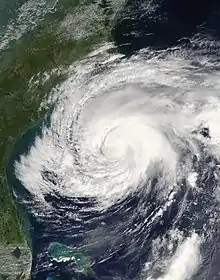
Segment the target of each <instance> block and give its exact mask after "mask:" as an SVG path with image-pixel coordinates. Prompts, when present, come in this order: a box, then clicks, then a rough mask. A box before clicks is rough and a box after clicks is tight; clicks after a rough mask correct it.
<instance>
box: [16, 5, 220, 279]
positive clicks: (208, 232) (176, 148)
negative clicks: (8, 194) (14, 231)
mask: <svg viewBox="0 0 220 280" xmlns="http://www.w3.org/2000/svg"><path fill="white" fill-rule="evenodd" d="M217 8H218V7H217V5H216V3H215V2H214V1H209V2H208V1H207V3H204V2H202V3H199V2H198V1H194V2H192V3H191V2H190V1H184V2H181V3H179V5H177V3H176V2H175V1H127V2H126V3H125V5H124V6H123V7H122V9H121V11H120V12H119V13H118V15H117V17H116V19H115V27H114V29H113V36H114V38H115V40H116V43H117V44H118V46H119V51H122V52H123V53H124V52H126V55H125V54H120V53H114V52H113V51H112V46H111V45H105V46H104V47H102V48H100V49H98V50H96V51H94V52H93V53H91V54H90V55H89V56H87V57H86V58H85V59H84V60H81V61H79V62H76V63H75V64H74V65H72V66H71V67H70V68H69V70H68V77H67V79H66V81H64V82H63V83H62V85H61V86H60V88H59V89H58V92H59V97H58V99H57V101H56V102H55V104H54V105H53V108H52V109H51V111H50V112H49V113H48V116H47V118H46V119H45V120H44V121H42V122H41V123H40V124H38V125H37V126H36V127H35V128H33V129H31V130H30V131H28V132H27V134H26V136H24V138H23V141H26V148H24V145H22V147H23V148H22V150H21V152H20V153H16V157H15V158H14V161H13V168H12V169H13V174H14V182H16V184H15V183H13V187H14V194H15V195H16V198H17V201H18V203H19V204H20V205H22V208H23V209H26V211H27V213H28V215H27V216H28V218H29V221H30V223H31V225H32V230H31V232H30V236H31V238H32V246H33V266H32V277H33V278H32V279H39V280H42V279H43V277H45V275H48V273H50V272H53V273H55V274H56V275H58V276H59V277H60V278H59V279H65V280H66V279H71V277H79V278H80V279H85V278H86V279H87V278H89V279H103V280H104V279H123V280H124V279H145V280H189V279H196V280H201V279H206V280H209V279H210V280H211V279H212V280H214V279H218V273H219V272H218V271H219V269H218V265H217V260H218V258H219V245H218V244H219V232H218V231H219V218H218V217H219V206H220V204H219V203H220V201H219V199H220V195H219V194H220V189H219V180H220V177H219V176H220V173H219V166H220V130H219V120H220V93H219V90H220V79H219V78H220V71H219V60H218V56H217V54H218V46H219V42H218V35H219V34H218V32H219V30H218V29H217V27H216V21H217V20H218V16H217V11H218V9H217ZM215 11H216V13H215ZM183 37H184V38H183ZM181 39H182V41H181V43H180V41H179V40H181ZM121 44H127V45H126V46H127V48H126V49H125V48H121V47H122V46H120V45H121ZM123 46H125V45H123ZM149 46H150V47H149ZM171 46H172V48H171ZM143 47H144V48H143ZM165 47H166V48H165ZM167 47H169V48H167ZM140 48H142V49H141V51H139V52H135V53H132V54H131V52H133V51H134V50H137V49H138V50H139V49H140ZM21 190H22V191H21ZM51 242H61V243H63V244H65V245H67V246H69V247H71V248H74V250H78V251H80V252H81V253H82V252H83V254H85V256H87V257H88V256H89V259H90V263H89V271H88V273H84V274H83V273H82V270H80V271H79V269H78V270H76V263H74V262H73V260H72V259H70V258H68V257H66V258H65V261H62V258H61V259H60V258H58V260H59V261H57V259H51V256H50V255H49V254H48V248H51V247H50V244H51ZM56 244H57V243H56ZM57 246H58V247H59V246H60V245H57ZM68 277H69V278H68Z"/></svg>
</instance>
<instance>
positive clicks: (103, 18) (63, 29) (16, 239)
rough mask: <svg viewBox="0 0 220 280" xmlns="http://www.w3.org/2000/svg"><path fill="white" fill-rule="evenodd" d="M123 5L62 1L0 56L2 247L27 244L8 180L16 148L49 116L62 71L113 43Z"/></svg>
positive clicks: (103, 2)
mask: <svg viewBox="0 0 220 280" xmlns="http://www.w3.org/2000/svg"><path fill="white" fill-rule="evenodd" d="M120 2H121V1H119V0H118V2H117V3H116V1H105V0H103V1H99V2H97V1H92V0H84V1H83V0H74V1H70V0H60V1H59V2H58V3H57V4H56V7H55V8H54V10H53V12H50V13H48V14H47V15H46V16H45V17H44V20H43V21H41V22H40V23H39V24H38V25H37V26H36V27H35V28H33V29H32V30H31V31H29V32H28V33H27V34H25V35H24V36H22V37H21V38H20V39H19V40H17V41H12V42H10V46H9V47H8V48H7V49H5V50H4V51H2V52H1V53H0V243H1V244H17V243H19V244H23V243H25V235H24V233H23V231H22V226H21V225H22V217H21V215H20V214H19V211H18V209H17V206H16V203H15V201H14V200H13V198H12V193H11V191H10V189H9V187H8V185H7V180H6V177H5V166H6V162H7V159H8V157H9V155H10V153H11V151H12V148H13V145H14V143H15V142H16V140H17V139H18V138H19V137H20V136H21V135H22V134H23V133H24V132H25V131H26V130H27V129H28V128H29V127H31V126H32V125H34V124H35V123H36V122H37V121H38V120H40V119H41V118H42V117H43V116H44V115H45V111H46V110H47V108H41V103H42V100H46V99H47V97H48V95H49V93H51V91H52V89H53V88H55V87H56V86H57V85H59V83H60V82H62V80H63V79H65V74H64V73H65V71H64V72H63V71H59V69H60V68H61V67H62V68H65V67H68V66H69V65H70V64H72V63H73V62H74V61H76V60H77V59H79V58H81V57H83V56H85V55H86V54H88V53H89V52H90V51H92V50H93V49H94V48H95V46H96V45H97V44H101V43H103V42H106V41H108V40H110V37H109V36H110V35H109V34H110V32H109V31H110V28H111V20H112V18H113V15H114V13H115V11H116V9H117V8H118V6H119V5H120ZM39 108H41V110H40V109H39Z"/></svg>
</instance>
